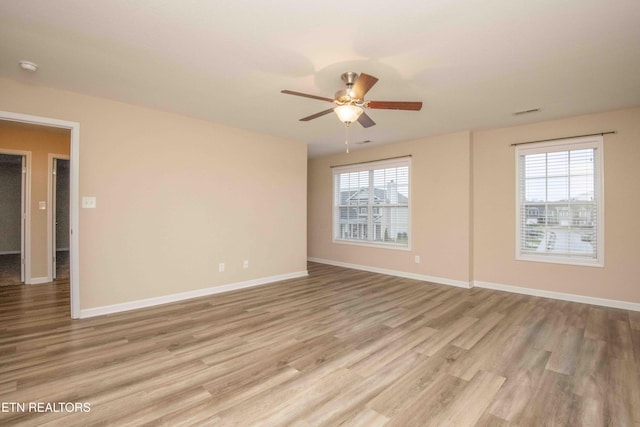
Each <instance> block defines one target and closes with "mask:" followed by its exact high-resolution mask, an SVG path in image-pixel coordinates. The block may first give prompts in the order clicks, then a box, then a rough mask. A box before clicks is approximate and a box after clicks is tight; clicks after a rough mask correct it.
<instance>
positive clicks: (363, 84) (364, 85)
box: [281, 71, 422, 128]
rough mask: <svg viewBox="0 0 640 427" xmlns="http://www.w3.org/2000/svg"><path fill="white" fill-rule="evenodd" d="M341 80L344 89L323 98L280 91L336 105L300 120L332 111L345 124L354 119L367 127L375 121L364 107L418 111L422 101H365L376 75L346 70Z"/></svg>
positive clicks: (304, 120)
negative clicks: (343, 83)
mask: <svg viewBox="0 0 640 427" xmlns="http://www.w3.org/2000/svg"><path fill="white" fill-rule="evenodd" d="M340 77H341V78H342V81H344V82H345V84H346V85H347V88H346V89H342V90H339V91H337V92H336V94H335V97H334V98H333V99H332V98H325V97H323V96H316V95H309V94H306V93H301V92H294V91H292V90H283V91H281V92H282V93H286V94H287V95H296V96H303V97H305V98H311V99H318V100H320V101H327V102H331V103H333V104H336V105H337V106H336V107H333V108H329V109H328V110H324V111H320V112H319V113H316V114H312V115H310V116H307V117H303V118H301V119H300V121H301V122H308V121H309V120H313V119H317V118H318V117H322V116H324V115H325V114H329V113H331V112H332V111H334V112H335V113H336V114H337V115H338V118H339V119H340V121H341V122H342V123H344V124H345V125H347V126H348V125H349V124H351V123H353V122H355V121H356V120H357V121H358V123H360V124H361V125H362V126H363V127H365V128H368V127H371V126H373V125H375V124H376V123H375V122H374V121H373V120H372V119H371V117H369V116H368V115H367V113H365V112H364V109H365V108H371V109H379V110H408V111H420V109H421V108H422V102H410V101H365V99H364V96H365V94H366V93H367V92H368V91H369V89H371V88H372V87H373V85H375V84H376V82H377V81H378V78H377V77H374V76H370V75H368V74H365V73H361V74H360V75H358V73H354V72H353V71H348V72H346V73H344V74H342V76H340Z"/></svg>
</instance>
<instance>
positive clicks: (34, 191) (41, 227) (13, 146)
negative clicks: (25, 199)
mask: <svg viewBox="0 0 640 427" xmlns="http://www.w3.org/2000/svg"><path fill="white" fill-rule="evenodd" d="M69 141H70V135H69V131H68V130H59V129H56V130H55V131H54V130H47V129H46V128H41V127H36V126H25V125H20V124H15V123H11V122H3V121H0V150H2V149H9V150H21V151H31V206H30V208H29V209H30V211H31V278H32V279H46V278H47V276H48V274H49V273H48V270H47V254H48V251H47V220H48V217H47V212H48V210H49V208H50V206H49V200H48V195H47V190H48V176H47V174H48V167H49V164H48V162H49V153H54V154H64V155H67V156H68V155H69ZM40 201H44V202H45V203H46V209H45V210H41V209H39V207H38V203H39V202H40Z"/></svg>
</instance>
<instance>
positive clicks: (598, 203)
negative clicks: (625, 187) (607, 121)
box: [516, 136, 604, 266]
mask: <svg viewBox="0 0 640 427" xmlns="http://www.w3.org/2000/svg"><path fill="white" fill-rule="evenodd" d="M516 157H517V170H518V190H517V191H518V194H517V203H518V206H517V209H516V212H517V221H516V227H517V229H516V245H517V248H516V258H517V259H520V260H528V261H542V262H555V263H563V264H581V265H594V266H602V265H603V259H604V258H603V226H602V224H603V210H602V207H603V206H604V204H603V192H602V136H595V137H586V138H575V139H568V140H561V141H550V142H543V143H536V144H527V145H523V146H518V148H517V150H516Z"/></svg>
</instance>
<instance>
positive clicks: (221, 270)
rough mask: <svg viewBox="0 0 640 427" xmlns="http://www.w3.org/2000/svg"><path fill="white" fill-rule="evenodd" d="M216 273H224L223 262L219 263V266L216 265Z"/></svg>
mask: <svg viewBox="0 0 640 427" xmlns="http://www.w3.org/2000/svg"><path fill="white" fill-rule="evenodd" d="M218 271H219V272H220V273H223V272H224V262H221V263H220V264H218Z"/></svg>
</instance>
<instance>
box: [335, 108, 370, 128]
mask: <svg viewBox="0 0 640 427" xmlns="http://www.w3.org/2000/svg"><path fill="white" fill-rule="evenodd" d="M333 111H335V113H336V115H337V116H338V118H339V119H340V121H341V122H342V123H344V124H349V123H353V122H355V121H356V120H358V117H360V115H361V114H362V113H363V112H364V110H363V109H362V108H361V107H358V106H356V105H339V106H337V107H336V108H334V110H333Z"/></svg>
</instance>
